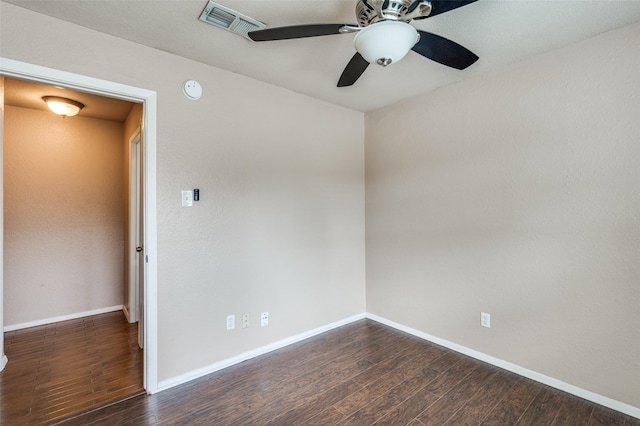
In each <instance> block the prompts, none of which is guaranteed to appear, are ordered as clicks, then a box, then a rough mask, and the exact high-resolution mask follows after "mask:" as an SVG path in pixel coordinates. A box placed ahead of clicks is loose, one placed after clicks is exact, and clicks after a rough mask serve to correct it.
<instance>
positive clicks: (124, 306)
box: [122, 305, 133, 323]
mask: <svg viewBox="0 0 640 426" xmlns="http://www.w3.org/2000/svg"><path fill="white" fill-rule="evenodd" d="M122 313H123V314H124V316H125V317H126V318H127V322H129V323H132V322H133V321H131V314H129V310H128V309H127V305H122Z"/></svg>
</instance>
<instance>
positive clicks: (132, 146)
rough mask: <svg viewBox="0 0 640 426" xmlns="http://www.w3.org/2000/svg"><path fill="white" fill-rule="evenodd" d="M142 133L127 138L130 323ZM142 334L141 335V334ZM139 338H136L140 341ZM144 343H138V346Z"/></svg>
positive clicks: (134, 307) (134, 306)
mask: <svg viewBox="0 0 640 426" xmlns="http://www.w3.org/2000/svg"><path fill="white" fill-rule="evenodd" d="M141 139H142V133H141V131H140V128H137V129H136V130H135V131H134V132H133V135H132V136H131V137H130V138H129V146H128V148H129V241H127V244H128V248H127V249H128V253H129V262H128V268H127V269H128V270H127V274H128V277H129V282H128V283H127V302H128V303H125V306H124V311H125V315H126V317H127V320H128V321H129V322H130V323H134V322H138V320H139V318H138V310H139V309H138V303H139V300H138V298H139V295H140V291H139V287H138V285H139V281H140V280H139V277H140V271H139V267H140V264H139V256H140V254H139V253H138V252H137V251H136V247H138V246H140V243H141V241H140V147H141V144H140V141H141ZM141 334H142V333H141ZM140 337H141V336H138V339H140ZM143 344H144V342H142V341H140V346H141V347H142V345H143Z"/></svg>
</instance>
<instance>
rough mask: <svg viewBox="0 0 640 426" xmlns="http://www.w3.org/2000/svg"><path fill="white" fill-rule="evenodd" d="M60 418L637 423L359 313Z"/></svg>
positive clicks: (418, 424) (293, 423)
mask: <svg viewBox="0 0 640 426" xmlns="http://www.w3.org/2000/svg"><path fill="white" fill-rule="evenodd" d="M65 424H67V425H83V426H84V425H101V424H117V425H254V426H255V425H283V426H284V425H287V426H297V425H323V426H324V425H372V424H375V425H394V426H396V425H410V426H425V425H472V424H473V425H478V424H484V425H515V424H518V425H573V424H576V425H640V420H638V419H634V418H631V417H629V416H626V415H623V414H621V413H618V412H615V411H612V410H610V409H607V408H604V407H602V406H599V405H596V404H593V403H591V402H588V401H585V400H582V399H580V398H577V397H575V396H572V395H569V394H565V393H563V392H560V391H558V390H555V389H553V388H550V387H548V386H545V385H542V384H539V383H536V382H534V381H531V380H529V379H526V378H523V377H520V376H517V375H515V374H513V373H510V372H507V371H504V370H501V369H499V368H497V367H494V366H491V365H488V364H485V363H483V362H480V361H477V360H475V359H472V358H469V357H466V356H464V355H460V354H458V353H455V352H452V351H450V350H447V349H444V348H442V347H440V346H437V345H434V344H431V343H428V342H425V341H423V340H420V339H418V338H415V337H413V336H410V335H407V334H404V333H402V332H399V331H397V330H393V329H391V328H388V327H386V326H384V325H381V324H378V323H376V322H374V321H371V320H362V321H358V322H355V323H353V324H349V325H347V326H344V327H341V328H339V329H336V330H332V331H330V332H327V333H324V334H322V335H319V336H316V337H313V338H311V339H308V340H305V341H303V342H299V343H297V344H295V345H291V346H289V347H286V348H283V349H280V350H277V351H274V352H271V353H269V354H266V355H263V356H261V357H258V358H254V359H252V360H249V361H246V362H244V363H241V364H238V365H235V366H232V367H229V368H227V369H224V370H221V371H219V372H216V373H214V374H210V375H208V376H206V377H202V378H200V379H198V380H194V381H192V382H189V383H186V384H184V385H181V386H177V387H175V388H172V389H169V390H166V391H163V392H160V393H158V394H155V395H151V396H147V395H142V396H139V397H135V398H132V399H129V400H127V401H124V402H121V403H118V404H115V405H112V406H109V407H106V408H103V409H100V410H96V411H94V412H91V413H88V414H86V415H82V416H80V417H76V418H74V419H71V420H68V421H67V422H65Z"/></svg>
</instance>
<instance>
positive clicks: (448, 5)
mask: <svg viewBox="0 0 640 426" xmlns="http://www.w3.org/2000/svg"><path fill="white" fill-rule="evenodd" d="M476 1H478V0H430V2H431V13H430V14H429V15H427V16H419V17H417V18H414V19H425V18H431V17H432V16H435V15H439V14H441V13H445V12H448V11H450V10H453V9H457V8H459V7H462V6H466V5H468V4H470V3H474V2H476Z"/></svg>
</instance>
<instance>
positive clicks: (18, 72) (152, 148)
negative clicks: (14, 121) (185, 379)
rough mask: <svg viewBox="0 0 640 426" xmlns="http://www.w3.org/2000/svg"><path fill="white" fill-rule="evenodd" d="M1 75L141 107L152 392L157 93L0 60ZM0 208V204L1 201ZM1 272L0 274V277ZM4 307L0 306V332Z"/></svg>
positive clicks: (147, 360) (152, 382)
mask: <svg viewBox="0 0 640 426" xmlns="http://www.w3.org/2000/svg"><path fill="white" fill-rule="evenodd" d="M0 74H2V75H6V76H9V77H15V78H19V79H23V80H25V79H26V80H32V81H36V82H40V83H45V84H52V85H55V86H64V87H68V88H71V89H76V90H81V91H83V92H88V93H93V94H97V95H102V96H108V97H112V98H118V99H124V100H128V101H132V102H141V103H142V106H143V124H142V135H143V140H144V142H143V144H144V145H143V154H142V155H143V156H144V166H145V167H144V170H143V176H144V177H143V180H144V182H143V197H144V201H143V202H144V203H145V212H144V215H145V219H144V222H145V225H144V226H145V229H144V234H145V241H144V248H145V255H146V257H147V259H148V260H147V263H146V264H145V265H146V268H147V269H146V271H147V274H146V277H145V283H144V288H145V298H144V311H145V312H144V316H145V318H144V319H145V321H144V327H145V330H144V339H145V345H144V346H145V349H144V379H143V380H144V388H145V389H146V390H147V392H149V393H151V392H153V391H155V389H156V388H157V386H158V353H157V352H158V322H157V317H158V288H157V287H158V262H157V261H158V256H157V250H158V236H157V232H158V226H157V225H158V219H157V211H156V207H157V206H156V202H157V199H156V185H157V184H156V172H157V169H156V143H157V133H156V126H157V103H158V97H157V93H156V92H154V91H151V90H147V89H142V88H139V87H133V86H127V85H124V84H120V83H116V82H112V81H107V80H101V79H97V78H93V77H88V76H84V75H80V74H74V73H70V72H66V71H61V70H56V69H53V68H47V67H42V66H39V65H33V64H28V63H25V62H20V61H16V60H13V59H7V58H3V57H0ZM0 208H1V201H0ZM1 273H2V271H0V276H1ZM3 324H4V322H3V307H2V306H1V305H0V328H3Z"/></svg>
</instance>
